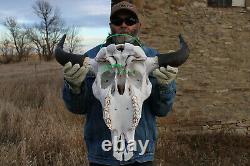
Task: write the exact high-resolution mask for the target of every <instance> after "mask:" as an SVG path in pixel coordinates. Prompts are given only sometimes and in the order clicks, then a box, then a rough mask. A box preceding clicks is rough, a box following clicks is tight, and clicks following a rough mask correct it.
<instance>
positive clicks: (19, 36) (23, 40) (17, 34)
mask: <svg viewBox="0 0 250 166" xmlns="http://www.w3.org/2000/svg"><path fill="white" fill-rule="evenodd" d="M4 26H5V27H6V28H7V29H8V30H9V32H10V41H11V42H12V43H13V45H14V47H15V50H16V55H17V59H16V60H17V61H20V60H21V59H23V58H24V57H26V56H28V55H27V54H29V51H28V50H29V49H30V48H29V47H28V40H27V31H26V29H25V28H23V27H22V26H21V25H19V24H18V23H17V21H16V19H15V18H14V17H7V18H6V19H5V22H4Z"/></svg>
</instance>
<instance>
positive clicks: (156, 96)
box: [149, 76, 176, 117]
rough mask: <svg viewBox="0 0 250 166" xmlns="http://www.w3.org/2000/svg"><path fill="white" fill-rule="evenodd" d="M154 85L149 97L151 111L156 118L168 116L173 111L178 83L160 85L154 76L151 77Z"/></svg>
mask: <svg viewBox="0 0 250 166" xmlns="http://www.w3.org/2000/svg"><path fill="white" fill-rule="evenodd" d="M149 78H150V81H151V83H152V91H151V94H150V97H149V102H150V103H151V104H150V107H151V108H150V109H151V111H153V114H155V115H156V116H160V117H162V116H166V115H167V114H168V112H170V111H171V110H172V107H173V103H174V99H175V95H176V82H175V81H172V82H171V83H170V84H168V85H160V84H158V82H157V79H156V78H155V77H153V76H151V77H149Z"/></svg>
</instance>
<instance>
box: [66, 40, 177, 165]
mask: <svg viewBox="0 0 250 166" xmlns="http://www.w3.org/2000/svg"><path fill="white" fill-rule="evenodd" d="M100 47H101V46H100V45H99V46H97V47H95V48H93V49H91V50H89V51H88V52H87V55H88V57H90V58H94V57H95V56H96V54H97V52H98V51H99V50H100ZM143 50H144V52H145V54H146V55H147V56H148V57H153V56H156V55H157V51H156V50H154V49H151V48H148V47H146V46H143ZM149 79H150V81H151V83H152V92H151V95H150V97H149V98H148V99H147V100H145V101H144V103H143V108H142V115H141V119H140V122H139V124H138V126H137V128H136V132H135V140H141V141H142V143H143V145H144V144H145V141H146V140H149V144H148V146H147V149H146V152H145V153H144V154H143V155H139V153H140V152H141V150H140V148H139V146H138V147H137V151H135V152H134V156H133V158H132V159H131V160H129V161H127V162H124V161H122V162H120V161H118V160H116V159H115V158H114V157H113V154H112V152H113V151H112V149H111V150H110V151H108V152H105V151H103V150H102V142H103V140H110V141H111V132H110V130H109V129H108V128H107V126H106V125H105V123H104V120H103V115H102V106H101V103H100V102H99V100H97V99H96V98H95V97H94V95H93V92H92V84H93V82H94V80H95V76H94V75H90V74H88V75H87V76H86V78H85V81H84V82H83V84H82V87H81V93H80V94H73V93H72V92H71V90H70V89H69V85H68V84H67V83H66V81H65V84H64V89H63V99H64V102H65V105H66V107H67V108H68V110H69V111H70V112H72V113H76V114H85V115H86V121H85V127H84V139H85V142H86V145H87V150H88V159H89V162H93V163H99V164H105V165H112V166H115V165H124V164H129V163H133V162H135V161H137V162H146V161H153V159H154V152H155V144H156V138H157V128H156V116H166V115H167V113H168V112H169V111H171V109H172V105H173V102H174V98H175V94H176V83H175V81H172V82H171V83H170V84H169V85H159V84H158V83H157V80H156V78H155V77H154V76H152V75H149Z"/></svg>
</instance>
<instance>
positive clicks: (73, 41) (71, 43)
mask: <svg viewBox="0 0 250 166" xmlns="http://www.w3.org/2000/svg"><path fill="white" fill-rule="evenodd" d="M78 35H79V30H78V29H77V27H75V26H73V27H71V28H69V30H68V33H67V38H66V43H67V46H68V50H69V52H70V53H73V52H75V51H76V50H77V48H78V47H79V45H80V42H81V40H80V38H79V37H78Z"/></svg>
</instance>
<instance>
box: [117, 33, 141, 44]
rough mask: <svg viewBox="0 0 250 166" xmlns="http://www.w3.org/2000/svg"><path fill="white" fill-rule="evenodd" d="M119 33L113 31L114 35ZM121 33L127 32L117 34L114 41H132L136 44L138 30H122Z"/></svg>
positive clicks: (118, 42)
mask: <svg viewBox="0 0 250 166" xmlns="http://www.w3.org/2000/svg"><path fill="white" fill-rule="evenodd" d="M114 34H117V33H114V32H113V31H112V35H114ZM119 34H126V35H115V36H113V37H112V41H113V42H114V43H115V44H124V43H131V44H134V43H135V42H136V40H137V37H138V30H137V29H135V30H133V31H132V32H130V33H128V32H126V31H121V32H120V33H119Z"/></svg>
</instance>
